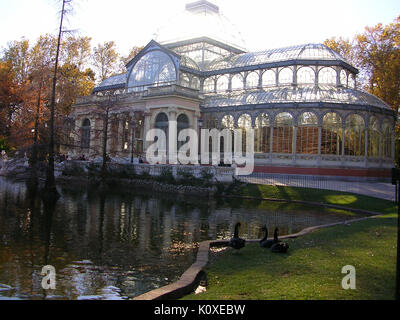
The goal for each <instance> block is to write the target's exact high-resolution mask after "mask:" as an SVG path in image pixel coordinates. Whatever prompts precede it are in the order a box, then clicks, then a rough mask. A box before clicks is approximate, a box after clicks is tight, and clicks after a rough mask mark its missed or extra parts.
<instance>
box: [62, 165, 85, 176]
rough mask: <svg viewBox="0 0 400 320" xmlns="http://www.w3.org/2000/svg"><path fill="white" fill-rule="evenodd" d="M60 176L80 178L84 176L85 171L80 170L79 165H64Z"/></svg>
mask: <svg viewBox="0 0 400 320" xmlns="http://www.w3.org/2000/svg"><path fill="white" fill-rule="evenodd" d="M62 175H63V176H67V177H77V176H82V175H85V169H84V168H82V166H80V165H79V164H77V163H74V162H71V163H68V164H67V165H65V167H64V169H63V171H62Z"/></svg>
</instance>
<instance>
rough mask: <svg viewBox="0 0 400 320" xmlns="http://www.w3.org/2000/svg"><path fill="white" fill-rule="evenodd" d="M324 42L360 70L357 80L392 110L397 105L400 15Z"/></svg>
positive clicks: (399, 72) (398, 91)
mask: <svg viewBox="0 0 400 320" xmlns="http://www.w3.org/2000/svg"><path fill="white" fill-rule="evenodd" d="M325 45H327V46H328V47H329V48H331V49H333V50H335V51H337V52H338V53H340V54H341V55H342V56H343V57H344V58H346V59H347V60H348V61H349V62H351V63H352V64H354V65H355V66H356V67H357V68H358V69H359V70H360V75H359V83H360V84H361V85H362V88H363V89H365V90H366V91H368V92H369V93H371V94H373V95H375V96H377V97H379V98H381V99H382V100H383V101H385V102H386V103H387V104H389V105H390V106H391V107H392V109H393V110H395V111H396V112H398V111H399V106H400V77H399V74H400V16H399V17H397V18H396V19H395V20H394V22H393V23H391V24H389V25H387V26H383V25H382V24H378V25H376V26H374V27H366V28H365V31H364V33H362V34H358V35H355V37H354V39H353V40H351V41H350V40H345V39H342V38H339V39H336V38H331V39H328V40H326V41H325Z"/></svg>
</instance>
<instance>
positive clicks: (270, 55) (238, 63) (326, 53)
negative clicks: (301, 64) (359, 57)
mask: <svg viewBox="0 0 400 320" xmlns="http://www.w3.org/2000/svg"><path fill="white" fill-rule="evenodd" d="M289 60H328V61H329V60H331V61H344V62H346V63H348V64H350V63H349V62H347V61H346V60H345V59H344V58H343V57H342V56H341V55H339V54H338V53H337V52H335V51H333V50H332V49H330V48H328V47H327V46H325V45H323V44H305V45H298V46H292V47H286V48H279V49H272V50H265V51H259V52H248V53H243V54H239V55H231V56H229V57H226V58H222V59H219V60H216V61H215V62H213V63H211V64H210V66H209V67H208V69H209V70H210V71H215V70H221V69H229V68H238V67H245V66H251V65H259V64H267V63H273V62H281V61H289Z"/></svg>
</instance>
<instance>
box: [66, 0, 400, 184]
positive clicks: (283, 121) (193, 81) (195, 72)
mask: <svg viewBox="0 0 400 320" xmlns="http://www.w3.org/2000/svg"><path fill="white" fill-rule="evenodd" d="M115 32H117V30H116V31H115ZM156 40H157V41H151V42H150V43H149V44H148V45H147V46H146V47H145V48H144V49H143V50H142V51H141V52H140V53H139V54H138V55H137V56H136V57H135V58H133V59H132V60H131V61H130V62H129V63H128V64H127V72H126V74H121V75H117V76H113V77H111V78H109V79H106V80H105V81H103V82H102V83H101V84H100V85H99V86H97V87H96V88H95V89H94V91H93V94H92V95H91V96H88V97H82V98H80V99H79V100H78V102H77V104H76V105H75V106H74V112H73V115H72V118H73V123H72V124H71V128H70V129H71V137H73V138H72V139H73V140H74V145H76V146H79V147H76V148H75V149H73V150H70V151H71V152H74V153H75V154H77V155H81V154H82V153H84V154H86V155H87V156H90V157H94V156H96V155H99V154H101V146H102V144H101V141H102V140H101V136H102V134H103V133H102V128H103V126H104V120H103V118H102V117H103V113H104V107H99V104H100V102H101V101H102V99H104V97H105V96H107V95H109V94H112V95H114V96H115V97H118V101H115V102H112V103H111V102H110V103H108V105H109V106H111V105H112V106H113V108H112V110H111V111H110V114H111V116H110V129H109V136H110V138H109V144H108V151H109V153H110V154H111V155H112V156H115V157H116V158H129V157H130V155H131V152H132V151H134V152H135V153H141V152H143V151H144V150H146V147H147V143H146V141H144V138H145V135H146V133H147V132H148V131H149V130H150V129H153V128H158V129H161V130H164V131H165V132H166V133H167V132H168V129H169V128H171V129H172V131H175V130H176V131H177V132H178V133H179V132H180V131H181V130H182V129H185V128H191V129H194V130H196V131H198V130H199V124H201V123H203V124H204V127H205V128H209V129H212V128H218V129H230V130H232V129H234V128H241V129H248V128H254V130H255V141H254V143H255V152H256V170H257V171H259V172H269V173H271V172H272V173H291V174H306V175H333V176H335V175H339V176H345V175H347V176H371V177H382V176H385V177H389V176H390V170H389V169H390V168H392V166H393V159H394V135H393V134H394V123H395V119H396V116H395V114H394V112H393V111H392V110H391V108H390V107H389V106H388V105H386V104H385V103H384V102H382V101H381V100H379V99H378V98H377V97H375V96H373V95H370V94H368V93H366V92H364V91H362V90H360V89H359V88H358V84H357V79H356V76H357V74H358V70H357V69H356V68H355V67H353V66H352V65H351V64H350V63H349V62H348V61H346V60H345V59H344V58H343V57H341V56H340V55H339V54H337V53H336V52H334V51H333V50H331V49H329V48H328V47H326V46H324V45H322V44H306V45H296V46H292V47H288V48H278V49H272V50H265V51H260V52H247V51H246V49H244V48H243V47H244V42H243V40H242V39H241V37H240V33H239V32H238V31H237V30H236V28H235V27H234V26H233V25H232V24H231V23H230V22H229V21H228V20H227V19H226V18H225V17H224V16H223V15H222V13H221V11H220V8H219V7H218V6H216V5H214V4H212V3H210V2H209V1H205V0H201V1H196V2H193V3H190V4H188V5H187V6H186V10H185V11H184V12H183V13H182V14H180V15H178V16H176V17H174V19H171V21H170V22H169V24H168V25H167V26H165V27H164V28H160V29H159V31H158V32H157V39H156ZM115 99H116V98H115ZM106 100H107V99H106ZM112 101H113V100H112ZM172 131H171V132H172Z"/></svg>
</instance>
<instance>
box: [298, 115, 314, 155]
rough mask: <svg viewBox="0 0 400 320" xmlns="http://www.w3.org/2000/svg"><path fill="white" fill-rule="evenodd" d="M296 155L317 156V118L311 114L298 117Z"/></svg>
mask: <svg viewBox="0 0 400 320" xmlns="http://www.w3.org/2000/svg"><path fill="white" fill-rule="evenodd" d="M296 152H297V153H298V154H318V118H317V116H316V115H315V114H314V113H312V112H304V113H303V114H302V115H301V116H300V117H299V122H298V127H297V138H296Z"/></svg>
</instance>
